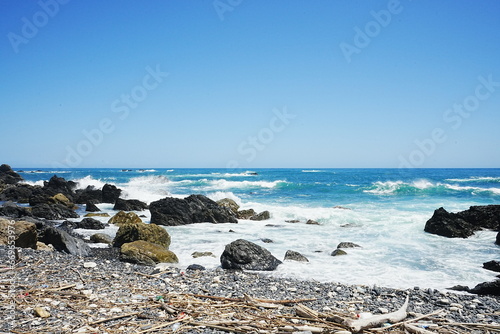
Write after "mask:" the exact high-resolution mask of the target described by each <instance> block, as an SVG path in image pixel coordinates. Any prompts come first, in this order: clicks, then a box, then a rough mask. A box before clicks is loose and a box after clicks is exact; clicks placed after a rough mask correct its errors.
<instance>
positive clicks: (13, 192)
mask: <svg viewBox="0 0 500 334" xmlns="http://www.w3.org/2000/svg"><path fill="white" fill-rule="evenodd" d="M35 189H41V187H40V186H32V185H29V184H24V183H20V184H15V185H12V186H9V187H7V188H6V189H5V190H4V191H2V192H1V193H0V201H12V202H17V203H29V199H30V197H31V196H32V195H33V192H34V191H35Z"/></svg>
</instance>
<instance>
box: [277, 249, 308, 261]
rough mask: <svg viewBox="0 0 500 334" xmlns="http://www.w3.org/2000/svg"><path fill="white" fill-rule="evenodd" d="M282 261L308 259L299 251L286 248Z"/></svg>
mask: <svg viewBox="0 0 500 334" xmlns="http://www.w3.org/2000/svg"><path fill="white" fill-rule="evenodd" d="M283 261H296V262H309V259H308V258H307V257H305V256H304V255H302V254H300V253H299V252H296V251H293V250H287V251H286V253H285V258H284V259H283Z"/></svg>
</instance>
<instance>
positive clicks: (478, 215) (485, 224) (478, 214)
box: [457, 205, 500, 231]
mask: <svg viewBox="0 0 500 334" xmlns="http://www.w3.org/2000/svg"><path fill="white" fill-rule="evenodd" d="M457 216H458V217H460V218H462V219H463V220H465V221H466V222H468V223H469V224H472V225H473V226H476V227H477V228H486V229H490V230H494V231H500V205H480V206H471V207H470V208H469V209H468V210H464V211H461V212H458V213H457Z"/></svg>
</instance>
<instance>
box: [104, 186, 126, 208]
mask: <svg viewBox="0 0 500 334" xmlns="http://www.w3.org/2000/svg"><path fill="white" fill-rule="evenodd" d="M121 193H122V191H121V189H118V188H117V187H116V186H115V185H112V184H108V183H106V184H105V185H104V187H102V202H103V203H111V204H115V202H116V200H117V199H118V198H119V197H120V194H121Z"/></svg>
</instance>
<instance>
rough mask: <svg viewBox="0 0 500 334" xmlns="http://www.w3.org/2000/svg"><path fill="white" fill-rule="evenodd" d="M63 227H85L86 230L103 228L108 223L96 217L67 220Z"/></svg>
mask: <svg viewBox="0 0 500 334" xmlns="http://www.w3.org/2000/svg"><path fill="white" fill-rule="evenodd" d="M61 227H69V228H71V229H75V228H83V229H86V230H102V229H104V228H105V227H106V224H104V223H102V222H100V221H99V220H97V219H94V218H83V219H82V221H80V222H73V221H69V220H67V221H65V222H63V223H62V224H61Z"/></svg>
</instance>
